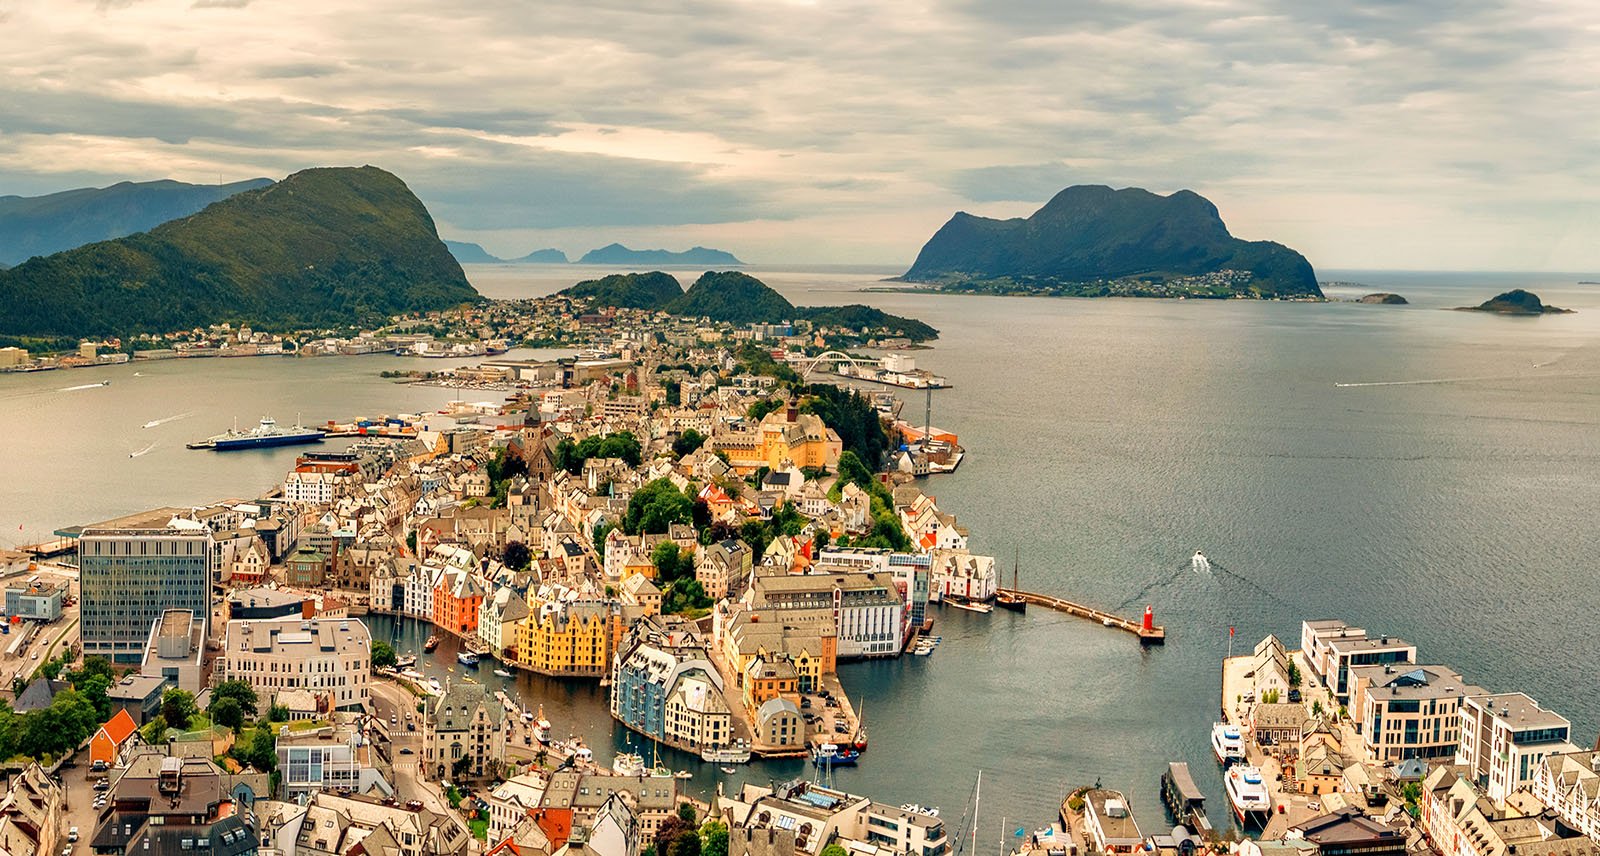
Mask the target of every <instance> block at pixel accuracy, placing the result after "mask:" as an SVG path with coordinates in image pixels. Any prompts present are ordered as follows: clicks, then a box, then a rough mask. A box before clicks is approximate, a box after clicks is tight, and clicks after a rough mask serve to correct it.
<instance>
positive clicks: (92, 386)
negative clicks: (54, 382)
mask: <svg viewBox="0 0 1600 856" xmlns="http://www.w3.org/2000/svg"><path fill="white" fill-rule="evenodd" d="M110 384H111V382H110V381H105V380H103V381H100V382H99V383H85V384H80V385H78V386H64V387H62V388H60V389H58V390H56V391H57V392H77V391H79V390H82V389H99V388H100V387H102V386H109V385H110Z"/></svg>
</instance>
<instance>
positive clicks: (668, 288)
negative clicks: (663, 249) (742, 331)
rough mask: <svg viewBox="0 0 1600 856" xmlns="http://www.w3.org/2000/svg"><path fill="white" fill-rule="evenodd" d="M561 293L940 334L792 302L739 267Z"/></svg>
mask: <svg viewBox="0 0 1600 856" xmlns="http://www.w3.org/2000/svg"><path fill="white" fill-rule="evenodd" d="M561 293H562V294H564V295H567V296H568V297H589V298H593V299H594V304H595V305H596V306H620V307H628V308H633V309H655V310H659V311H662V312H670V313H672V314H674V315H687V316H690V317H705V318H710V319H711V320H713V321H722V322H726V323H729V324H758V323H777V322H780V321H799V320H806V321H810V322H811V323H812V324H814V325H816V326H818V327H845V328H848V329H850V330H860V329H862V328H866V329H869V330H888V331H890V332H891V333H892V334H894V335H897V336H904V337H906V338H908V339H913V340H915V341H922V340H924V339H933V338H936V337H937V336H938V335H939V331H938V330H935V329H934V328H932V327H930V326H928V325H927V324H924V323H922V322H921V321H918V320H916V319H914V318H902V317H900V316H898V315H890V314H889V313H887V312H884V311H882V310H879V309H874V308H872V307H870V306H862V305H860V304H851V305H849V306H795V305H794V304H793V303H790V302H789V301H788V299H786V298H785V297H784V296H783V295H781V294H779V293H778V292H777V291H775V290H773V288H772V287H771V286H769V285H767V284H766V283H764V282H762V281H761V280H759V279H756V278H755V277H753V276H750V275H749V274H746V273H740V272H738V271H720V272H718V271H706V272H705V273H703V274H701V275H700V278H699V279H697V280H695V281H694V284H693V285H691V286H689V290H688V291H684V290H683V289H682V288H681V287H680V286H679V285H678V280H677V279H676V278H675V277H673V276H672V275H671V274H666V273H662V272H661V271H651V272H650V273H627V274H613V275H611V276H606V277H601V278H600V279H591V280H585V281H584V282H580V283H578V284H577V285H574V286H572V287H571V288H568V289H565V290H563V291H562V292H561Z"/></svg>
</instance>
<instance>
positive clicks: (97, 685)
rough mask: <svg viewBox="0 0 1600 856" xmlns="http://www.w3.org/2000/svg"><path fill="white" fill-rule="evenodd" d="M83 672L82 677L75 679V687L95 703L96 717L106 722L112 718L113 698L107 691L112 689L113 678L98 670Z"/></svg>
mask: <svg viewBox="0 0 1600 856" xmlns="http://www.w3.org/2000/svg"><path fill="white" fill-rule="evenodd" d="M78 674H81V675H82V677H80V678H78V679H77V680H75V681H73V682H72V683H73V687H74V688H75V689H76V690H77V691H78V692H79V693H80V694H81V695H82V696H83V697H84V698H86V699H88V700H89V703H90V704H92V705H94V715H95V719H97V720H99V721H100V722H105V721H106V720H108V719H110V718H111V699H110V698H108V697H107V696H106V692H107V691H108V690H110V689H111V678H110V677H109V676H108V675H102V674H100V673H98V672H95V673H93V674H83V673H81V672H80V673H78Z"/></svg>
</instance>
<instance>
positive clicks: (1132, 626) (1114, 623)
mask: <svg viewBox="0 0 1600 856" xmlns="http://www.w3.org/2000/svg"><path fill="white" fill-rule="evenodd" d="M1000 591H1002V592H1005V593H1006V594H1013V595H1016V596H1017V597H1020V598H1022V599H1023V600H1025V601H1027V602H1028V603H1030V604H1033V605H1034V606H1042V607H1045V608H1047V609H1053V610H1055V611H1057V612H1065V613H1066V614H1068V615H1076V616H1078V617H1079V618H1087V619H1089V620H1091V621H1098V622H1100V623H1101V624H1102V625H1104V626H1106V627H1112V628H1115V629H1117V630H1125V631H1127V632H1129V633H1132V634H1133V635H1135V636H1137V637H1139V644H1141V645H1164V644H1166V641H1167V628H1165V627H1163V626H1161V625H1159V624H1156V623H1154V621H1153V620H1151V613H1150V611H1149V610H1148V609H1147V610H1146V611H1145V617H1144V619H1143V620H1140V621H1135V620H1133V619H1130V618H1123V617H1122V616H1120V615H1114V614H1112V613H1109V612H1106V611H1105V610H1103V609H1095V608H1094V607H1092V606H1084V605H1083V604H1081V603H1073V602H1072V601H1070V600H1065V599H1063V598H1059V597H1052V596H1051V595H1047V594H1038V593H1036V592H1031V591H1021V590H1018V589H1005V588H1003V589H1000Z"/></svg>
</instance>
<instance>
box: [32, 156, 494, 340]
mask: <svg viewBox="0 0 1600 856" xmlns="http://www.w3.org/2000/svg"><path fill="white" fill-rule="evenodd" d="M478 299H480V298H479V295H478V293H477V292H476V291H474V290H473V288H472V286H471V285H469V284H468V283H467V279H466V277H465V276H463V275H462V273H461V265H459V264H457V263H456V260H455V259H454V258H452V257H451V255H450V251H449V250H447V249H446V248H445V245H444V243H443V242H442V241H440V240H439V236H438V233H437V232H436V231H435V230H434V225H433V218H432V217H430V216H429V215H428V210H427V209H426V208H424V207H423V205H422V202H421V201H420V200H418V199H417V197H416V196H414V195H412V193H411V191H410V189H408V188H407V187H406V185H405V183H404V182H402V181H401V180H400V179H398V178H396V177H395V176H393V175H391V174H389V173H387V172H384V171H383V170H381V169H378V168H377V167H371V166H364V167H359V168H355V167H341V168H324V169H308V170H305V171H303V172H297V173H295V174H294V175H291V176H289V177H288V178H286V179H284V180H283V181H281V182H278V183H277V184H272V185H268V186H266V187H262V188H258V189H256V190H247V191H245V192H243V193H239V194H237V195H234V196H231V197H229V198H227V199H224V200H222V201H221V202H217V203H214V204H213V205H211V206H210V207H208V208H206V209H205V210H203V211H201V212H200V213H198V214H193V215H190V216H188V217H185V218H183V219H181V220H173V221H171V222H169V223H164V224H162V225H160V226H157V227H155V228H154V229H151V230H150V231H149V232H141V233H139V234H135V235H129V236H127V237H124V238H117V239H115V240H111V241H102V242H100V243H97V244H89V245H88V246H84V247H79V248H77V249H74V250H68V251H66V252H62V253H56V254H55V255H51V256H44V257H40V258H34V259H30V260H29V261H26V262H23V263H22V264H20V265H18V266H16V267H14V268H12V269H10V270H8V271H3V272H0V301H3V302H4V304H5V305H6V311H5V312H0V333H12V334H21V335H34V336H38V335H57V336H60V335H73V336H88V335H95V336H97V335H107V334H128V333H135V332H142V331H150V332H163V331H170V330H179V329H184V328H188V327H194V326H198V325H209V324H215V323H219V322H222V321H237V322H248V323H250V324H251V325H252V326H256V327H258V328H262V329H278V330H283V329H297V328H302V327H313V326H335V325H346V324H376V323H381V322H382V321H384V320H385V319H387V318H388V317H389V316H390V315H393V314H395V313H400V312H409V311H416V310H432V309H445V308H448V307H451V306H457V305H460V304H463V303H468V302H472V301H476V300H478Z"/></svg>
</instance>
